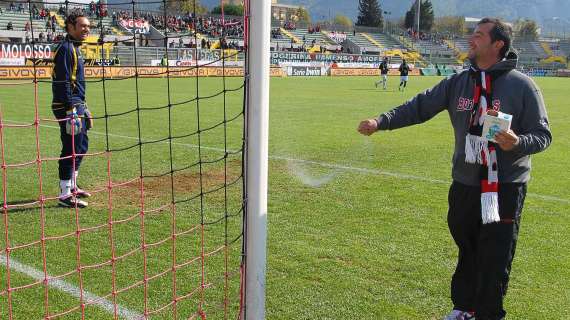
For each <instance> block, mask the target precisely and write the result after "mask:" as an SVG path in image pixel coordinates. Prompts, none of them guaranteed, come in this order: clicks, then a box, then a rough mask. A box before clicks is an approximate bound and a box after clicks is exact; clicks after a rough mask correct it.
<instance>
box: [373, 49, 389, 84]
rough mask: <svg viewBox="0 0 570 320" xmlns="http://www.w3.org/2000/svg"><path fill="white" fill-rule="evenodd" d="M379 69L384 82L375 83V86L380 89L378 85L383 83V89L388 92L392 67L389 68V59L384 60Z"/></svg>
mask: <svg viewBox="0 0 570 320" xmlns="http://www.w3.org/2000/svg"><path fill="white" fill-rule="evenodd" d="M378 69H380V76H381V77H382V80H380V81H377V82H375V86H376V88H378V84H379V83H380V82H382V88H384V90H386V88H387V85H388V71H389V70H390V67H389V66H388V57H384V60H382V62H381V63H380V66H378Z"/></svg>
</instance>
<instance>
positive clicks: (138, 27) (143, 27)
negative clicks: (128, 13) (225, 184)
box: [120, 19, 150, 34]
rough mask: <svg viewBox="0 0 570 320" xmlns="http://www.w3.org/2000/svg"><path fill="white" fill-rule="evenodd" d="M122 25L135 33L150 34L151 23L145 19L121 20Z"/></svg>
mask: <svg viewBox="0 0 570 320" xmlns="http://www.w3.org/2000/svg"><path fill="white" fill-rule="evenodd" d="M120 24H121V26H123V27H124V28H125V29H127V30H129V31H130V32H132V33H135V34H149V33H150V25H149V24H148V21H145V20H135V19H124V20H121V21H120Z"/></svg>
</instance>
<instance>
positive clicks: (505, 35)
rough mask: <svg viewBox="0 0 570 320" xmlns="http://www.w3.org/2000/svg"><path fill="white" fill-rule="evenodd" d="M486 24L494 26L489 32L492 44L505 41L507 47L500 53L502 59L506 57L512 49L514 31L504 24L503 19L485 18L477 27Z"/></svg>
mask: <svg viewBox="0 0 570 320" xmlns="http://www.w3.org/2000/svg"><path fill="white" fill-rule="evenodd" d="M485 23H492V24H493V29H491V31H490V32H489V36H490V37H491V43H494V42H496V41H503V43H504V44H505V45H504V46H503V47H502V48H501V51H500V52H499V53H500V55H501V58H504V57H506V56H507V53H508V52H509V50H510V49H511V43H512V37H513V36H512V35H513V29H512V28H511V27H510V26H509V25H508V24H506V23H504V22H503V21H502V20H501V19H497V18H483V19H481V21H479V22H478V23H477V25H481V24H485Z"/></svg>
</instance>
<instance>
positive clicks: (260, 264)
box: [243, 0, 271, 320]
mask: <svg viewBox="0 0 570 320" xmlns="http://www.w3.org/2000/svg"><path fill="white" fill-rule="evenodd" d="M249 5H250V6H249V8H248V9H249V10H248V11H249V17H247V18H246V25H247V28H248V29H247V34H248V35H247V37H248V39H247V41H248V54H247V61H246V81H248V82H249V83H248V86H247V92H246V104H247V105H246V109H247V119H246V121H247V124H246V151H245V153H246V154H245V157H246V163H245V166H246V198H247V206H246V226H245V239H244V241H245V284H246V285H245V306H244V315H243V318H244V319H247V320H259V319H265V281H266V278H265V272H266V255H267V252H266V243H267V178H268V144H269V143H268V141H269V139H268V132H269V49H270V42H269V41H270V31H271V20H270V17H271V1H268V0H250V1H249Z"/></svg>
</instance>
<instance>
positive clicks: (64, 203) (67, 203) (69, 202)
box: [58, 196, 89, 208]
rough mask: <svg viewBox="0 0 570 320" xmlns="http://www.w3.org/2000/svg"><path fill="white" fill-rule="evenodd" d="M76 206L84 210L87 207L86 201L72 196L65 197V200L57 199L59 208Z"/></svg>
mask: <svg viewBox="0 0 570 320" xmlns="http://www.w3.org/2000/svg"><path fill="white" fill-rule="evenodd" d="M76 204H77V207H78V208H86V207H87V206H88V205H89V204H88V203H87V201H83V200H80V199H77V198H76V197H74V196H67V197H65V198H59V201H58V205H59V206H60V207H65V208H75V205H76Z"/></svg>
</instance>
